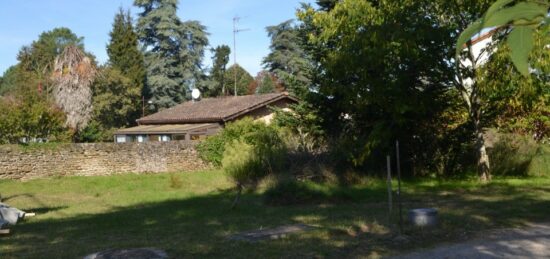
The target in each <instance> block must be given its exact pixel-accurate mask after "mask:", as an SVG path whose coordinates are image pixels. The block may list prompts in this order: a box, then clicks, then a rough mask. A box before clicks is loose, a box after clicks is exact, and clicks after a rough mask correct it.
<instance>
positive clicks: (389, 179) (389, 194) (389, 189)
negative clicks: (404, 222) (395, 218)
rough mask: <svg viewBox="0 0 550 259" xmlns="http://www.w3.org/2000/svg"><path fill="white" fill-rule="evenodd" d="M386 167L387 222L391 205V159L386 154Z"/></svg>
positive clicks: (389, 217) (389, 220) (389, 219)
mask: <svg viewBox="0 0 550 259" xmlns="http://www.w3.org/2000/svg"><path fill="white" fill-rule="evenodd" d="M386 160H387V168H388V180H387V181H388V209H389V210H388V212H389V214H388V222H389V223H391V211H392V207H393V202H392V188H391V159H390V156H386Z"/></svg>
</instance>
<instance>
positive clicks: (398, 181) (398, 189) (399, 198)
mask: <svg viewBox="0 0 550 259" xmlns="http://www.w3.org/2000/svg"><path fill="white" fill-rule="evenodd" d="M395 152H396V158H397V203H398V204H399V233H400V234H401V235H402V234H403V212H402V209H401V207H402V206H401V160H400V158H399V140H397V141H395Z"/></svg>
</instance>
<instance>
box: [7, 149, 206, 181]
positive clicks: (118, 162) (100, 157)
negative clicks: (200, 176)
mask: <svg viewBox="0 0 550 259" xmlns="http://www.w3.org/2000/svg"><path fill="white" fill-rule="evenodd" d="M207 168H208V165H207V164H206V163H204V162H203V161H202V160H201V159H200V158H199V156H198V154H197V151H196V150H195V147H194V145H193V144H189V143H188V142H183V141H181V142H180V141H173V142H148V143H126V144H115V143H93V144H59V145H46V146H44V147H39V146H38V147H34V146H33V147H20V146H16V145H5V146H0V179H20V180H27V179H34V178H43V177H52V176H95V175H111V174H118V173H164V172H178V171H195V170H203V169H207Z"/></svg>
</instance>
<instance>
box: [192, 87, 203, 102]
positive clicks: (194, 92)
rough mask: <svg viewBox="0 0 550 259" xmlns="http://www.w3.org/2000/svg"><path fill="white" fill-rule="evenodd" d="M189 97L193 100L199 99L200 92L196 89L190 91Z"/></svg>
mask: <svg viewBox="0 0 550 259" xmlns="http://www.w3.org/2000/svg"><path fill="white" fill-rule="evenodd" d="M191 97H193V100H197V99H199V98H200V97H201V91H199V89H197V88H195V89H193V91H191Z"/></svg>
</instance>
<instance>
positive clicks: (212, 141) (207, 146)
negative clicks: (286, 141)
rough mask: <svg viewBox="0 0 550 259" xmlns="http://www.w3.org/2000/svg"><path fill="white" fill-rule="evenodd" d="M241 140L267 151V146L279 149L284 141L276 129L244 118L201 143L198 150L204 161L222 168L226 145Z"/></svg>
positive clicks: (229, 124)
mask: <svg viewBox="0 0 550 259" xmlns="http://www.w3.org/2000/svg"><path fill="white" fill-rule="evenodd" d="M240 139H242V140H243V141H244V142H245V143H248V144H251V145H253V146H258V148H262V149H266V147H265V146H271V145H275V147H279V146H281V145H282V143H281V142H282V140H281V139H280V137H279V134H278V132H277V130H276V129H275V128H274V127H272V126H268V125H266V124H265V123H263V122H257V121H254V120H253V119H251V118H244V119H241V120H238V121H236V122H231V123H228V124H227V125H226V126H225V128H224V129H223V130H222V131H221V132H220V133H219V134H217V135H214V136H211V137H209V138H207V139H206V140H204V141H203V142H201V143H200V144H199V145H198V146H197V150H198V151H199V155H200V156H201V158H202V159H203V160H205V161H207V162H210V163H212V164H213V165H215V166H222V160H223V157H224V151H225V147H226V145H227V144H229V143H233V142H234V141H235V140H240ZM262 146H263V147H262ZM266 151H269V150H266Z"/></svg>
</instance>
